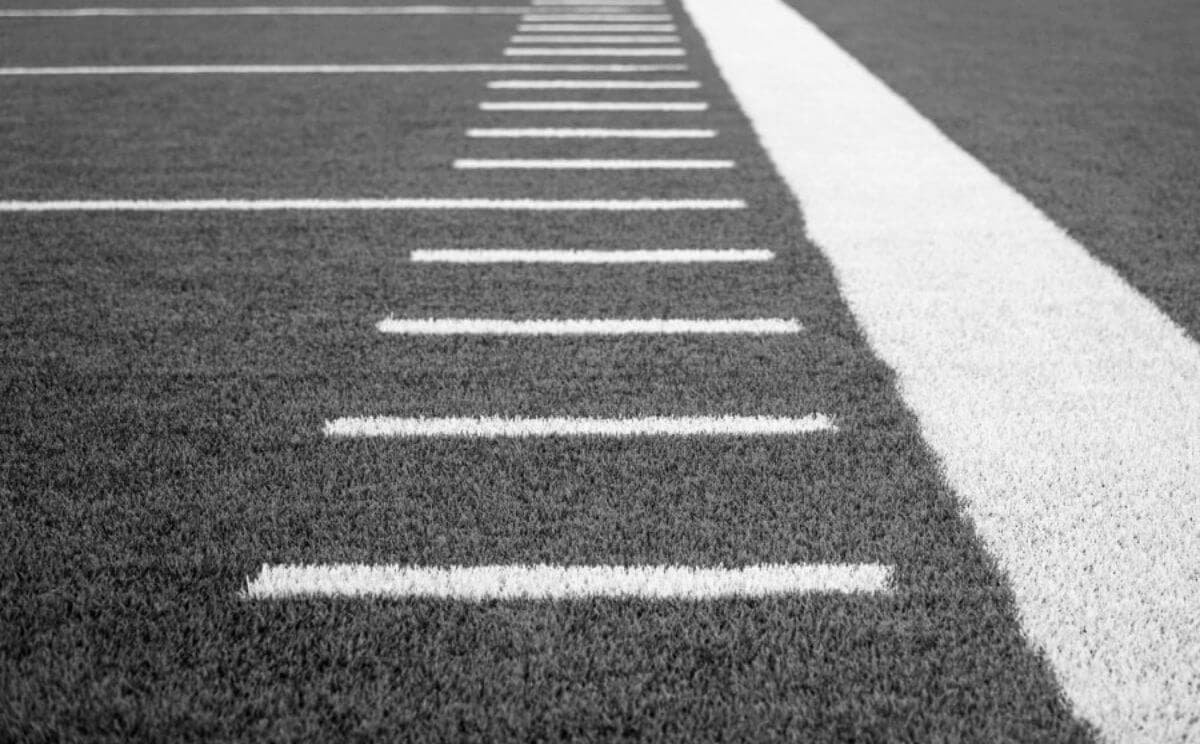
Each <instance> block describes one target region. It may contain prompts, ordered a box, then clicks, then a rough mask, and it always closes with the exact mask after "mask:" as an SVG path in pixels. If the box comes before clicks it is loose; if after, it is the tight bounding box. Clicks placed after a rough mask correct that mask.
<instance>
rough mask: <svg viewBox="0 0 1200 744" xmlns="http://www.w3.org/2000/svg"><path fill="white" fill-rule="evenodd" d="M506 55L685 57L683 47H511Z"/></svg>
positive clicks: (685, 53)
mask: <svg viewBox="0 0 1200 744" xmlns="http://www.w3.org/2000/svg"><path fill="white" fill-rule="evenodd" d="M504 56H505V57H684V56H687V50H685V49H683V48H681V47H562V48H558V47H509V48H507V49H505V50H504Z"/></svg>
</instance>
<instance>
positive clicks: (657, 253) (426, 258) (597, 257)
mask: <svg viewBox="0 0 1200 744" xmlns="http://www.w3.org/2000/svg"><path fill="white" fill-rule="evenodd" d="M774 258H775V254H774V253H772V252H771V251H767V250H704V249H691V250H628V251H586V250H580V251H556V250H502V249H490V250H457V249H442V250H420V249H418V250H415V251H413V252H412V253H411V254H410V255H409V260H411V261H413V262H414V263H455V264H489V263H555V264H558V263H561V264H634V263H736V262H759V261H771V260H773V259H774Z"/></svg>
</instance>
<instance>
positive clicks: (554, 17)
mask: <svg viewBox="0 0 1200 744" xmlns="http://www.w3.org/2000/svg"><path fill="white" fill-rule="evenodd" d="M672 20H673V19H672V18H671V16H670V14H668V13H663V14H656V13H651V14H646V15H616V14H612V15H595V14H587V13H580V14H569V13H551V14H542V13H529V14H526V15H524V16H521V22H522V23H670V22H671V21H672Z"/></svg>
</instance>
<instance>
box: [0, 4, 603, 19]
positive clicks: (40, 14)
mask: <svg viewBox="0 0 1200 744" xmlns="http://www.w3.org/2000/svg"><path fill="white" fill-rule="evenodd" d="M589 5H590V3H589ZM532 9H533V8H531V6H524V5H523V6H487V5H479V6H472V5H326V6H316V5H314V6H304V5H293V6H288V5H281V6H269V5H247V6H198V7H181V8H4V9H0V18H102V17H103V18H132V17H141V16H160V17H170V16H182V17H194V16H287V15H294V16H396V15H518V14H527V13H529V12H530V11H531V10H532ZM542 10H548V8H542Z"/></svg>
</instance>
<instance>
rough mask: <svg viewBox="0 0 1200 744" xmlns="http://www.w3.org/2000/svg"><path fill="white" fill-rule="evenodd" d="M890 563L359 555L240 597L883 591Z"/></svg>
mask: <svg viewBox="0 0 1200 744" xmlns="http://www.w3.org/2000/svg"><path fill="white" fill-rule="evenodd" d="M891 584H892V567H891V566H884V565H878V564H871V563H865V564H820V563H814V564H774V565H772V564H768V565H757V566H746V567H744V568H723V567H722V568H699V567H693V566H550V565H544V564H543V565H532V566H522V565H501V566H448V567H444V568H443V567H426V566H401V565H366V564H361V563H350V564H333V565H329V564H325V565H308V566H304V565H301V566H295V565H268V564H264V565H263V567H262V569H261V570H260V571H259V574H258V576H256V577H255V578H254V579H253V580H249V581H248V582H247V586H246V591H245V594H244V595H243V596H245V597H246V598H248V599H286V598H298V597H391V598H400V597H433V598H439V599H457V600H467V601H475V602H479V601H483V600H496V599H500V600H514V599H517V600H519V599H541V600H554V599H585V598H588V597H618V598H628V599H675V600H696V601H698V600H713V599H723V598H733V597H770V596H780V595H792V594H809V593H817V592H820V593H845V594H859V593H883V592H888V591H890V588H891Z"/></svg>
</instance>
